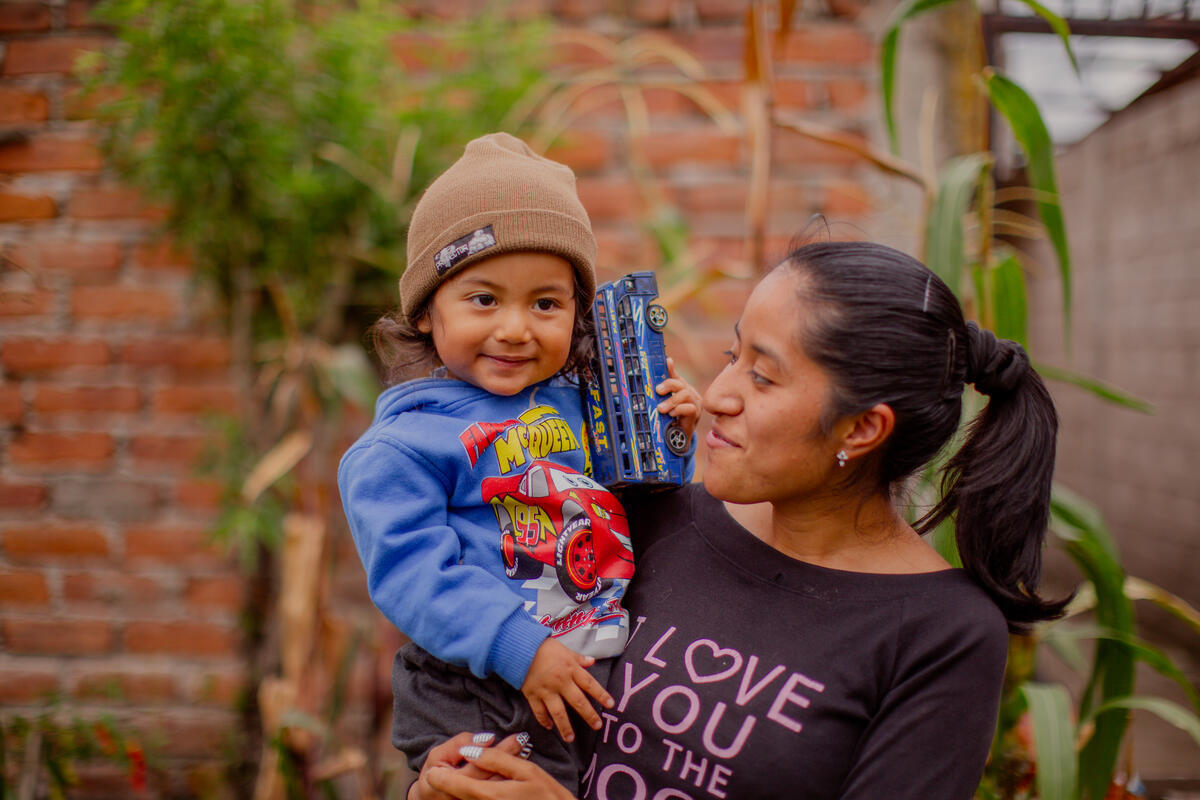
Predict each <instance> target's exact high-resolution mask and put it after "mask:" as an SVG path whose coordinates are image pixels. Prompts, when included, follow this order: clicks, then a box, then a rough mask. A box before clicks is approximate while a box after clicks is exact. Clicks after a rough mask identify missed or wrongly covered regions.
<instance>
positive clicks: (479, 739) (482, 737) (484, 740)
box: [471, 733, 496, 744]
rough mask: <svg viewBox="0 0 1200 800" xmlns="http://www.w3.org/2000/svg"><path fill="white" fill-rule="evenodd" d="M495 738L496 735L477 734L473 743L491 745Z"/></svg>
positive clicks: (473, 738) (472, 739) (472, 738)
mask: <svg viewBox="0 0 1200 800" xmlns="http://www.w3.org/2000/svg"><path fill="white" fill-rule="evenodd" d="M495 738H496V734H494V733H477V734H475V735H474V736H472V737H471V741H472V742H474V743H475V744H491V743H492V740H493V739H495Z"/></svg>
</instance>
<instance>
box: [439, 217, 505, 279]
mask: <svg viewBox="0 0 1200 800" xmlns="http://www.w3.org/2000/svg"><path fill="white" fill-rule="evenodd" d="M495 245H496V234H494V233H493V232H492V226H491V225H488V226H487V227H486V228H480V229H479V230H477V231H471V232H470V233H468V234H467V235H466V236H464V237H462V238H461V239H455V240H454V241H453V242H451V243H450V244H448V245H446V246H445V247H443V248H442V249H441V250H438V251H437V255H435V256H434V257H433V267H434V269H436V270H437V274H438V277H439V278H440V277H441V276H443V275H445V274H446V270H448V269H450V268H451V267H453V266H454V265H455V264H457V263H458V262H460V261H462V260H463V259H464V258H466V257H467V256H473V255H475V254H476V253H478V252H479V251H480V250H486V249H488V248H489V247H495Z"/></svg>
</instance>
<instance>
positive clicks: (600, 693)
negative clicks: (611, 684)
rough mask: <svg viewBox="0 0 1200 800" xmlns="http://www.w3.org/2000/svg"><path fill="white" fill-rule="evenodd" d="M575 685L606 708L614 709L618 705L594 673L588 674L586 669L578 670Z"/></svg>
mask: <svg viewBox="0 0 1200 800" xmlns="http://www.w3.org/2000/svg"><path fill="white" fill-rule="evenodd" d="M575 683H576V685H577V686H579V688H580V689H582V690H583V691H585V692H587V693H588V694H589V695H591V696H592V697H593V698H595V700H596V702H597V703H599V704H600V705H602V706H604V707H605V708H612V707H613V706H614V705H616V701H615V700H613V696H612V695H611V694H609V693H608V692H607V691H606V690H605V688H604V687H603V686H602V685H601V684H600V681H598V680H596V678H595V676H593V675H592V673H590V672H588V671H587V670H586V669H581V670H578V671H577V672H576V673H575Z"/></svg>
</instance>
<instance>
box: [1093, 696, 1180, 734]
mask: <svg viewBox="0 0 1200 800" xmlns="http://www.w3.org/2000/svg"><path fill="white" fill-rule="evenodd" d="M1116 709H1119V710H1125V709H1136V710H1140V711H1149V712H1150V713H1152V714H1156V715H1158V716H1159V717H1161V718H1162V719H1164V720H1166V721H1167V722H1169V723H1171V724H1172V725H1174V726H1175V727H1176V728H1179V729H1180V730H1183V731H1185V732H1186V733H1187V734H1188V735H1189V736H1191V737H1192V739H1194V740H1195V742H1196V744H1197V745H1200V717H1197V716H1196V715H1195V714H1193V713H1192V712H1191V711H1188V710H1187V709H1186V708H1184V707H1183V706H1181V705H1179V704H1178V703H1173V702H1171V701H1170V700H1167V699H1165V698H1162V697H1146V696H1143V695H1132V696H1129V697H1114V698H1113V699H1111V700H1108V701H1106V702H1105V703H1104V704H1103V705H1101V706H1099V707H1097V708H1096V715H1097V716H1098V715H1100V714H1103V713H1106V712H1109V711H1113V710H1116Z"/></svg>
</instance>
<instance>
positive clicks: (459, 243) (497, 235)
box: [400, 133, 596, 324]
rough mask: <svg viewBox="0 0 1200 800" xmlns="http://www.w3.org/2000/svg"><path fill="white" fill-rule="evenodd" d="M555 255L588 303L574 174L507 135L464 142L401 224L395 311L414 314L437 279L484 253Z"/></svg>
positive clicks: (590, 263)
mask: <svg viewBox="0 0 1200 800" xmlns="http://www.w3.org/2000/svg"><path fill="white" fill-rule="evenodd" d="M529 250H533V251H540V252H545V253H554V254H555V255H559V256H562V257H563V258H565V259H566V260H567V261H569V262H570V263H571V265H572V266H574V267H575V272H576V274H578V276H579V284H580V285H581V286H582V288H583V293H584V297H583V298H582V299H583V300H585V301H586V302H587V303H588V304H590V303H591V302H592V297H593V295H594V294H595V292H596V267H595V263H596V237H595V236H594V235H593V234H592V225H591V222H590V221H589V220H588V215H587V212H586V211H584V209H583V204H582V203H580V202H579V195H578V194H577V193H576V191H575V173H573V172H571V168H570V167H568V166H566V165H565V164H559V163H558V162H557V161H551V160H550V159H548V158H543V157H542V156H539V155H537V154H536V153H534V152H533V151H532V150H530V149H529V146H528V145H526V144H525V143H524V142H522V141H521V140H520V139H517V138H516V137H514V136H510V135H509V134H507V133H491V134H488V135H487V136H481V137H480V138H478V139H476V140H474V141H473V142H470V143H468V144H467V148H466V152H464V153H463V155H462V158H460V159H459V160H458V161H456V162H454V164H452V165H451V166H450V168H449V169H447V170H446V171H445V172H444V173H442V175H441V176H440V177H439V178H438V179H437V180H435V181H434V182H433V183H431V184H430V185H429V188H428V189H426V190H425V194H424V195H422V196H421V200H420V201H419V202H418V203H417V208H416V210H415V211H414V212H413V217H412V222H411V223H410V224H409V227H408V266H407V267H406V268H405V270H404V274H403V275H402V276H401V278H400V310H401V311H402V312H403V314H404V317H405V319H407V320H408V322H409V323H410V324H415V323H416V320H414V319H411V314H412V313H413V311H414V310H416V309H418V308H420V307H421V304H422V303H423V302H424V301H425V300H426V298H428V297H429V295H431V294H433V292H434V291H435V290H436V289H437V288H438V286H440V285H441V284H442V282H443V281H445V280H446V279H448V278H449V277H450V276H452V275H454V274H455V273H457V272H460V271H461V270H463V269H464V268H466V267H468V266H470V265H471V264H474V263H476V262H478V261H482V260H483V259H485V258H488V257H490V256H495V255H500V254H502V253H512V252H518V251H529Z"/></svg>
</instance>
